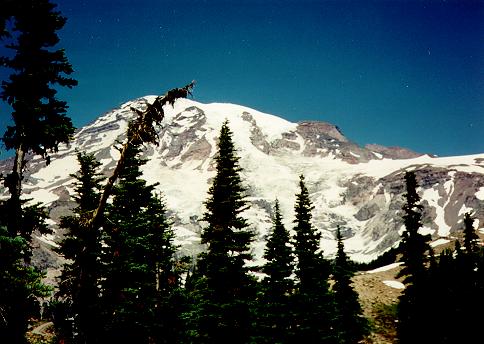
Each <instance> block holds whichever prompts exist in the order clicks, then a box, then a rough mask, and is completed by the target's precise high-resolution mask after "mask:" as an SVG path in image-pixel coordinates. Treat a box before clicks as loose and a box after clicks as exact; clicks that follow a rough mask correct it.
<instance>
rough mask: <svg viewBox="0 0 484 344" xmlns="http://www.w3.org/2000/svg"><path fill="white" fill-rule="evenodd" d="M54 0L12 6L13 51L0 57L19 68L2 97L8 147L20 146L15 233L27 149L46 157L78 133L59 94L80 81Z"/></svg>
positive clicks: (12, 205) (11, 182)
mask: <svg viewBox="0 0 484 344" xmlns="http://www.w3.org/2000/svg"><path fill="white" fill-rule="evenodd" d="M55 7H56V5H54V4H52V3H51V2H50V1H49V0H19V1H17V3H16V4H15V5H14V6H12V12H11V18H12V19H13V20H12V25H11V29H10V30H9V31H8V32H7V36H9V37H10V38H11V39H12V42H10V43H9V44H7V48H10V49H12V50H13V51H14V52H15V54H14V56H13V57H2V58H1V59H0V62H1V63H2V64H3V65H4V66H5V67H7V68H10V69H12V70H13V71H14V72H13V74H12V75H10V79H9V80H8V81H3V82H2V92H1V94H0V97H1V98H2V99H3V100H4V101H6V102H7V103H8V104H9V105H10V106H11V107H12V110H13V111H12V120H13V125H12V126H8V127H7V130H6V132H5V134H4V136H3V138H2V140H3V142H4V144H5V147H6V148H7V149H14V150H15V159H14V165H13V169H12V173H10V174H9V175H8V176H7V178H6V179H5V186H6V187H7V188H8V189H9V191H10V194H11V197H10V199H9V201H8V206H9V218H8V223H7V226H8V229H9V232H10V234H11V235H12V236H15V235H17V234H19V233H20V234H22V231H23V229H22V227H21V217H22V211H21V202H20V195H21V191H22V176H23V169H24V166H25V155H26V154H27V153H29V152H32V153H34V154H41V155H42V156H44V157H47V162H49V160H48V152H49V151H56V150H57V147H58V145H59V143H62V142H65V143H67V142H68V140H69V138H70V137H71V135H72V134H73V133H74V128H73V126H72V123H71V120H70V119H69V117H67V116H66V110H67V104H66V102H64V101H60V100H59V99H57V97H56V94H57V88H58V87H59V86H61V87H63V86H66V87H69V88H71V87H73V86H75V85H76V84H77V82H76V81H75V80H73V79H71V78H69V77H67V75H69V74H71V73H72V72H73V70H72V67H71V65H70V64H69V62H68V61H67V58H66V56H65V53H64V50H62V49H54V47H55V46H56V45H57V43H58V42H59V37H58V36H57V31H58V30H60V29H62V27H63V26H64V24H65V22H66V19H65V18H64V17H62V16H61V14H60V12H58V11H55Z"/></svg>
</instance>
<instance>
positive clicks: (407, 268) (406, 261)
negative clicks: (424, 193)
mask: <svg viewBox="0 0 484 344" xmlns="http://www.w3.org/2000/svg"><path fill="white" fill-rule="evenodd" d="M405 185H406V190H407V192H406V194H405V200H406V202H405V204H404V205H403V211H404V215H403V220H404V224H405V228H406V231H405V232H403V234H402V241H401V242H400V249H401V250H402V261H403V267H402V270H401V271H400V273H399V274H398V276H397V277H404V283H405V284H406V288H405V290H404V292H403V293H402V295H401V296H400V302H399V305H398V318H399V322H398V336H399V339H400V342H401V343H413V342H415V341H416V340H420V339H421V337H419V336H420V333H421V332H422V331H424V328H423V326H424V324H425V318H426V317H425V310H426V309H428V302H427V301H428V298H427V295H428V294H427V293H428V273H427V266H426V265H427V263H428V259H427V253H428V252H429V251H430V246H429V244H428V241H429V240H430V236H429V235H425V236H424V235H422V234H420V233H419V232H418V230H419V228H421V227H422V222H421V219H422V209H423V207H422V205H421V204H420V196H419V195H418V193H417V179H416V176H415V173H414V172H406V173H405ZM417 334H418V335H417ZM419 338H420V339H419Z"/></svg>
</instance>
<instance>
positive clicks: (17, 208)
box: [5, 144, 25, 237]
mask: <svg viewBox="0 0 484 344" xmlns="http://www.w3.org/2000/svg"><path fill="white" fill-rule="evenodd" d="M24 165H25V151H24V149H23V144H20V145H19V147H18V148H17V149H16V151H15V160H14V163H13V168H12V172H11V173H10V174H9V175H7V177H6V179H5V186H6V187H7V188H8V191H9V192H10V199H9V200H8V201H7V202H8V215H7V216H8V222H7V228H8V232H9V234H10V236H12V237H15V236H17V235H19V234H22V229H21V228H20V226H21V223H22V204H21V202H20V195H21V194H22V179H23V168H24Z"/></svg>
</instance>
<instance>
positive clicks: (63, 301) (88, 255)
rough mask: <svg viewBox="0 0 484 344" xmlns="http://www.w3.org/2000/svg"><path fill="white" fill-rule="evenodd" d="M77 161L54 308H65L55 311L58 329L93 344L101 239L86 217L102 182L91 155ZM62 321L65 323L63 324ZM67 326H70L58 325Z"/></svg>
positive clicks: (96, 329)
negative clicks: (65, 261)
mask: <svg viewBox="0 0 484 344" xmlns="http://www.w3.org/2000/svg"><path fill="white" fill-rule="evenodd" d="M77 160H78V162H79V165H80V169H79V171H78V173H77V174H74V175H71V176H72V177H73V178H74V179H75V186H74V191H75V193H76V194H75V196H74V199H75V201H76V203H77V206H76V208H74V214H73V215H71V216H65V217H63V218H62V219H61V224H60V226H61V228H65V229H66V234H65V236H64V239H63V241H62V242H61V243H60V248H59V249H58V252H59V253H60V254H62V255H63V256H64V257H65V258H66V259H67V263H65V264H64V268H63V271H62V274H61V276H60V279H59V291H58V293H57V297H58V298H59V300H60V301H59V302H60V303H59V304H58V305H57V309H63V310H64V309H66V308H67V309H68V312H67V311H66V312H65V314H64V315H61V314H58V318H56V320H57V322H56V326H57V327H58V328H59V330H60V331H59V332H60V333H61V334H62V335H64V336H68V337H73V333H70V331H69V330H73V331H74V332H75V333H76V336H75V338H73V340H74V342H75V343H95V342H96V340H97V335H98V332H99V330H100V328H99V325H100V319H99V317H98V315H99V313H100V311H101V309H100V307H99V288H98V284H99V278H100V276H99V269H100V263H99V259H100V255H101V240H100V231H99V228H95V229H93V228H86V227H85V226H83V224H84V223H86V220H87V219H89V218H90V217H91V216H92V212H93V211H94V209H96V207H97V204H98V202H99V195H100V191H101V188H102V187H101V182H102V181H103V179H104V177H102V175H101V174H100V172H99V171H98V170H99V166H100V165H101V163H99V162H98V161H97V160H96V159H95V157H94V155H89V154H86V153H78V154H77ZM66 317H69V318H71V317H72V318H73V319H74V324H73V325H74V326H72V324H68V323H67V322H66V319H65V318H66ZM63 324H64V326H63ZM66 325H67V326H68V327H69V328H62V329H61V328H60V327H65V326H66Z"/></svg>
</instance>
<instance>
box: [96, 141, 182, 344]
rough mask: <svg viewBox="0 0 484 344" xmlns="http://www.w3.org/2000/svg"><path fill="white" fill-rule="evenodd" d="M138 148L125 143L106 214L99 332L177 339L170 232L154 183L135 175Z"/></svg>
mask: <svg viewBox="0 0 484 344" xmlns="http://www.w3.org/2000/svg"><path fill="white" fill-rule="evenodd" d="M139 154H140V148H139V146H138V144H136V142H135V143H134V144H133V145H131V146H130V147H129V148H128V149H127V151H126V161H125V166H124V169H123V170H122V171H121V173H120V175H119V184H118V185H117V186H116V188H115V189H114V192H113V195H114V198H113V202H112V205H110V206H109V207H108V212H107V215H106V221H105V227H106V236H105V238H104V240H105V243H106V245H107V248H106V252H105V255H103V262H104V264H105V272H104V276H103V278H104V279H105V281H104V283H103V306H104V308H105V312H104V315H105V320H104V321H105V326H106V330H105V333H104V335H103V336H104V340H105V341H108V342H128V343H135V342H136V343H151V342H156V343H163V342H168V343H169V342H177V340H176V338H175V337H176V331H177V328H176V327H174V325H176V326H178V322H177V319H178V315H177V314H173V313H171V314H167V313H168V311H169V310H173V309H175V308H170V307H171V305H170V301H171V300H173V299H172V293H173V292H174V290H175V289H176V288H178V287H179V276H178V275H177V274H176V271H175V269H174V254H175V250H176V248H175V247H174V245H173V239H174V233H173V231H172V229H171V228H170V226H169V224H168V222H167V220H166V218H165V212H166V210H165V206H164V204H163V202H162V201H161V199H160V198H159V197H158V196H156V195H155V194H154V187H155V185H147V183H146V181H145V180H143V179H142V178H141V175H142V173H141V171H140V166H141V165H143V164H144V163H145V160H143V159H141V158H140V157H139Z"/></svg>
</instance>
